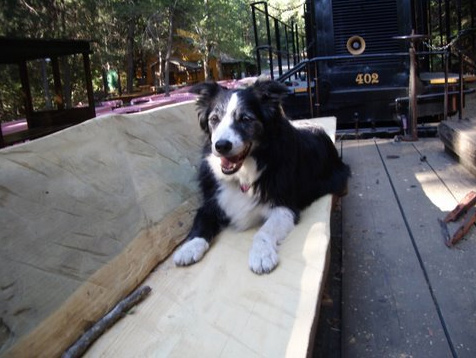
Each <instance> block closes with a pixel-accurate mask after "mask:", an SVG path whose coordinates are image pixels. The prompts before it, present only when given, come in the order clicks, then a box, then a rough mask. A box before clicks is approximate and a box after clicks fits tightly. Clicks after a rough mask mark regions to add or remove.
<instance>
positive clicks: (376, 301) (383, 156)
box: [342, 138, 476, 357]
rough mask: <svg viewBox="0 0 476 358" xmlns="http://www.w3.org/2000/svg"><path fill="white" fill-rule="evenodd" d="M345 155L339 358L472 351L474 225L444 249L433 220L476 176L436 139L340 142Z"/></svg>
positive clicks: (475, 326)
mask: <svg viewBox="0 0 476 358" xmlns="http://www.w3.org/2000/svg"><path fill="white" fill-rule="evenodd" d="M343 158H344V161H346V162H347V163H349V164H350V165H351V167H352V173H353V177H352V179H351V181H350V183H349V194H348V195H347V196H346V197H345V198H344V199H343V201H342V217H343V218H342V220H343V233H342V237H343V283H342V285H343V286H342V296H343V302H342V355H343V357H475V356H476V339H475V338H476V228H474V227H473V228H472V230H471V231H470V233H469V234H468V235H467V237H466V238H465V240H463V241H461V242H460V243H458V244H457V245H456V247H454V248H452V249H449V248H447V247H446V246H445V244H444V240H443V236H442V234H441V232H440V227H439V224H438V222H437V219H438V218H443V217H444V216H445V215H446V213H447V212H449V211H450V210H452V209H453V208H454V206H455V205H456V204H457V202H458V201H459V200H461V199H462V198H463V197H464V195H465V194H466V193H467V192H468V191H470V190H474V189H476V178H475V177H474V176H473V175H472V174H470V173H469V172H468V171H467V170H466V169H464V168H463V167H462V166H461V165H460V164H458V163H457V162H456V161H455V160H454V159H453V158H452V157H450V156H449V155H448V154H446V153H445V152H444V146H443V144H442V143H441V141H440V140H439V139H437V138H432V139H420V141H418V142H414V143H404V142H399V143H396V142H394V141H393V140H384V139H375V140H374V139H369V140H355V141H345V142H343ZM458 224H460V223H458ZM458 224H454V225H451V226H450V233H453V232H454V231H455V230H456V228H457V226H458Z"/></svg>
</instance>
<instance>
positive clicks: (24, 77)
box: [18, 61, 33, 128]
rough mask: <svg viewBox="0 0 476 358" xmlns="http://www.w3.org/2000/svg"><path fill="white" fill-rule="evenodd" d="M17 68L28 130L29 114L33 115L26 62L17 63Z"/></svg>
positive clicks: (30, 124)
mask: <svg viewBox="0 0 476 358" xmlns="http://www.w3.org/2000/svg"><path fill="white" fill-rule="evenodd" d="M18 67H19V74H20V81H21V89H22V94H23V103H24V105H25V115H26V120H27V122H28V127H29V128H30V127H32V123H31V114H32V113H33V100H32V97H31V89H30V80H29V78H28V68H27V66H26V61H21V62H19V63H18Z"/></svg>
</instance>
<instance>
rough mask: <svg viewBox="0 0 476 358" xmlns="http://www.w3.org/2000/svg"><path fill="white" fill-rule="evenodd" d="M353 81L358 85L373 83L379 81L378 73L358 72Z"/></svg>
mask: <svg viewBox="0 0 476 358" xmlns="http://www.w3.org/2000/svg"><path fill="white" fill-rule="evenodd" d="M355 83H357V84H358V85H374V84H377V83H379V80H378V73H375V72H374V73H358V74H357V77H355Z"/></svg>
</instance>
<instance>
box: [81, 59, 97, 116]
mask: <svg viewBox="0 0 476 358" xmlns="http://www.w3.org/2000/svg"><path fill="white" fill-rule="evenodd" d="M83 63H84V75H85V76H86V90H87V92H88V105H89V111H90V116H91V118H94V117H96V107H95V105H94V92H93V82H92V79H91V62H90V61H89V54H88V53H87V52H83Z"/></svg>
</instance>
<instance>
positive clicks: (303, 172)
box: [174, 81, 350, 274]
mask: <svg viewBox="0 0 476 358" xmlns="http://www.w3.org/2000/svg"><path fill="white" fill-rule="evenodd" d="M192 92H194V93H196V94H198V100H197V107H198V117H199V121H200V126H201V128H202V129H203V131H204V132H205V133H206V134H207V138H208V140H207V142H206V144H205V147H204V152H203V160H202V164H201V167H200V171H199V181H200V189H201V192H202V195H203V203H202V206H201V207H200V208H199V209H198V212H197V214H196V216H195V219H194V222H193V226H192V229H191V231H190V233H189V234H188V236H187V239H186V242H185V243H184V244H183V245H182V246H181V247H180V248H179V249H178V250H177V251H176V252H175V254H174V261H175V264H176V265H179V266H185V265H190V264H193V263H195V262H197V261H199V260H200V259H201V258H202V257H203V255H204V254H205V252H206V251H207V250H208V249H209V246H210V243H211V241H212V239H213V238H214V237H215V236H217V234H218V233H219V232H220V231H221V230H222V229H223V228H225V227H228V226H231V227H233V228H235V229H237V230H245V229H248V228H250V227H252V226H256V225H259V224H261V223H262V226H261V227H260V228H259V230H258V231H257V233H256V234H255V236H254V239H253V245H252V248H251V251H250V255H249V266H250V268H251V270H252V271H253V272H255V273H257V274H262V273H269V272H270V271H271V270H273V269H274V268H275V267H276V265H277V264H278V252H277V251H278V250H277V246H278V244H279V243H280V242H281V241H282V240H284V239H285V238H286V236H288V234H289V233H290V232H291V230H292V229H293V228H294V225H295V224H296V223H297V221H298V219H299V213H300V211H301V210H303V209H304V208H305V207H307V206H308V205H310V204H311V203H312V202H313V201H314V200H316V199H317V198H319V197H321V196H323V195H325V194H328V193H334V194H338V195H342V194H343V193H344V192H345V190H346V185H347V179H348V177H349V175H350V170H349V167H348V166H347V165H345V164H344V163H343V162H342V161H341V159H340V158H339V156H338V153H337V150H336V148H335V146H334V144H333V143H332V141H331V139H330V138H329V137H328V136H327V134H326V133H325V132H324V131H323V130H322V129H318V128H317V127H312V128H308V129H296V128H295V127H294V126H293V125H292V124H291V122H290V121H289V120H288V119H286V117H285V115H284V113H283V110H282V107H281V101H282V99H283V98H284V97H285V96H286V94H287V93H288V90H287V88H286V87H285V86H284V85H282V84H280V83H277V82H274V81H257V82H256V83H255V84H254V85H253V86H251V87H248V88H246V89H240V90H227V89H225V88H223V87H221V86H220V85H218V84H216V83H202V84H199V85H196V86H195V87H193V88H192Z"/></svg>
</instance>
